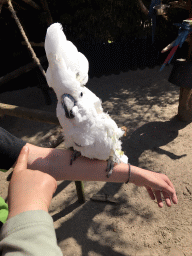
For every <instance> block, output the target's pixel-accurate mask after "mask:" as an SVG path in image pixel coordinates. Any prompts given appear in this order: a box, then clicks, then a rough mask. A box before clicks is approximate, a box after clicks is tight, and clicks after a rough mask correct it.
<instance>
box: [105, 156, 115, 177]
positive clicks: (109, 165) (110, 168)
mask: <svg viewBox="0 0 192 256" xmlns="http://www.w3.org/2000/svg"><path fill="white" fill-rule="evenodd" d="M114 164H115V163H114V161H113V160H112V159H111V158H109V159H108V161H107V169H106V171H107V178H109V177H110V176H111V174H112V172H113V167H114Z"/></svg>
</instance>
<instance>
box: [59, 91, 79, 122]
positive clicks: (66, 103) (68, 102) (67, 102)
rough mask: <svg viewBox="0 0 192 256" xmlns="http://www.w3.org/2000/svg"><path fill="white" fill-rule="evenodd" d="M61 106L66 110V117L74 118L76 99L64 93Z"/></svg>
mask: <svg viewBox="0 0 192 256" xmlns="http://www.w3.org/2000/svg"><path fill="white" fill-rule="evenodd" d="M61 104H62V106H63V108H64V110H65V116H66V117H67V118H69V119H72V118H74V117H75V116H74V114H73V110H72V109H73V107H74V106H75V105H76V101H75V99H74V98H73V97H72V96H71V95H70V94H67V93H64V94H63V95H62V96H61Z"/></svg>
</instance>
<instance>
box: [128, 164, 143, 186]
mask: <svg viewBox="0 0 192 256" xmlns="http://www.w3.org/2000/svg"><path fill="white" fill-rule="evenodd" d="M128 168H129V166H128ZM130 170H131V173H130V174H128V175H130V178H129V183H133V184H135V185H136V186H145V180H146V177H145V176H146V170H144V169H141V168H139V167H136V166H134V165H130Z"/></svg>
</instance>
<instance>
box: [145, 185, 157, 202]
mask: <svg viewBox="0 0 192 256" xmlns="http://www.w3.org/2000/svg"><path fill="white" fill-rule="evenodd" d="M146 189H147V192H148V194H149V196H150V197H151V199H152V200H155V196H154V194H153V191H152V189H151V188H150V187H147V186H146Z"/></svg>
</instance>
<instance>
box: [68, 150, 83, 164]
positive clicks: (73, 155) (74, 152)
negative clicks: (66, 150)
mask: <svg viewBox="0 0 192 256" xmlns="http://www.w3.org/2000/svg"><path fill="white" fill-rule="evenodd" d="M80 155H81V152H79V151H77V150H74V151H73V153H72V155H71V160H70V165H72V163H73V162H74V161H75V160H76V159H77V158H78V157H79V156H80Z"/></svg>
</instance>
